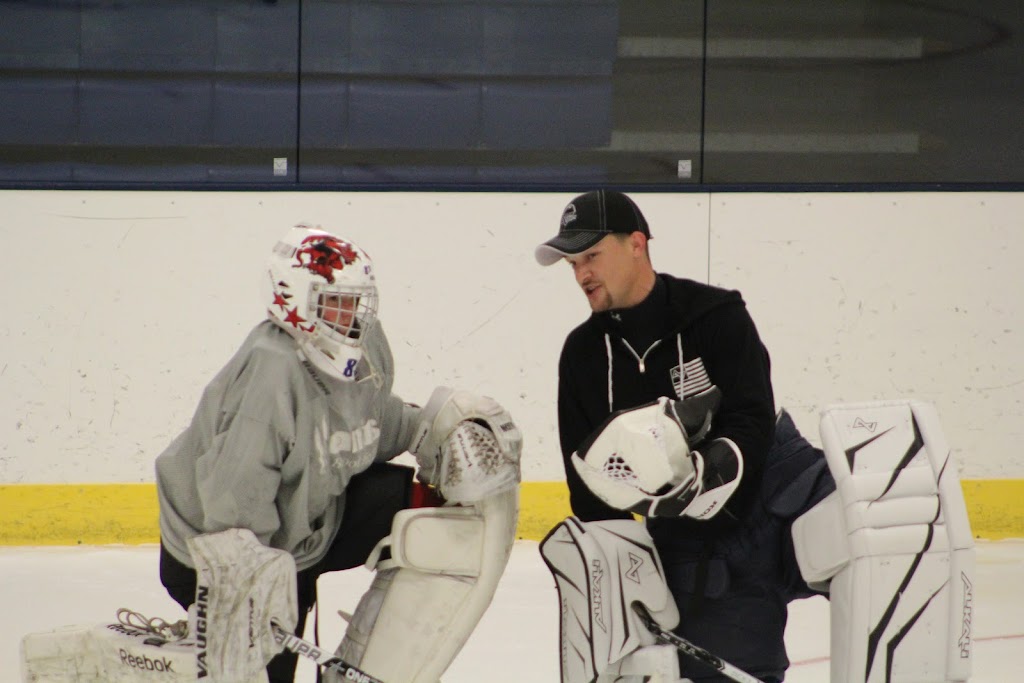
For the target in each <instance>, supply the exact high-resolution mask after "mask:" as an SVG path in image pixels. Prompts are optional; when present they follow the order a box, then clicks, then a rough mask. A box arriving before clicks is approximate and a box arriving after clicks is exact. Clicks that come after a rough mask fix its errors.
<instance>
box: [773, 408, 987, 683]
mask: <svg viewBox="0 0 1024 683" xmlns="http://www.w3.org/2000/svg"><path fill="white" fill-rule="evenodd" d="M821 437H822V445H823V447H824V451H825V457H826V459H827V461H828V466H829V469H830V470H831V471H832V475H833V476H834V478H835V480H836V486H837V488H836V491H835V492H834V493H832V494H831V495H830V496H828V497H827V498H825V499H824V500H822V501H821V502H820V503H818V505H816V506H815V507H814V508H812V509H811V510H810V511H808V512H807V513H805V514H804V515H803V516H801V517H800V518H799V519H798V520H797V521H796V522H795V523H794V525H793V541H794V545H795V549H796V556H797V560H798V562H799V564H800V570H801V573H802V574H803V577H804V579H806V580H807V582H808V583H809V584H811V585H812V586H818V587H821V588H827V589H828V590H829V591H830V596H829V601H830V607H831V659H832V662H831V681H832V683H875V682H876V681H878V682H881V681H886V682H888V681H915V683H947V682H952V681H966V680H967V679H968V678H969V677H970V674H971V652H972V644H971V628H972V624H971V620H972V616H973V615H972V608H971V603H972V591H973V584H974V578H973V577H974V541H973V536H972V534H971V529H970V525H969V521H968V518H967V512H966V508H965V506H964V500H963V493H962V490H961V488H960V482H959V479H958V477H957V472H956V463H955V462H954V461H953V458H952V454H951V452H950V449H949V446H948V445H947V443H946V439H945V437H944V435H943V433H942V428H941V425H940V423H939V418H938V414H937V413H936V411H935V409H934V407H933V406H931V405H929V404H927V403H922V402H918V401H882V402H873V403H861V404H850V405H840V406H833V407H830V408H828V409H826V410H825V411H824V412H823V415H822V418H821Z"/></svg>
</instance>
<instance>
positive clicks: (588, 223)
mask: <svg viewBox="0 0 1024 683" xmlns="http://www.w3.org/2000/svg"><path fill="white" fill-rule="evenodd" d="M634 232H642V233H643V234H644V235H645V236H646V237H647V238H648V239H650V238H651V231H650V229H649V228H648V227H647V220H646V219H645V218H644V215H643V214H642V213H640V209H639V208H637V205H636V204H634V203H633V200H632V199H630V198H629V197H627V196H626V195H624V194H622V193H621V192H616V191H615V190H594V191H592V192H587V193H585V194H581V195H580V196H578V197H576V198H575V199H573V200H572V201H571V202H569V204H568V206H566V207H565V210H564V211H562V222H561V225H560V226H559V229H558V234H557V235H555V236H554V237H553V238H551V239H549V240H548V241H547V242H545V243H544V244H542V245H540V246H538V247H537V248H536V249H535V250H534V252H533V255H534V256H535V257H536V259H537V263H539V264H541V265H542V266H550V265H551V264H552V263H557V262H558V261H560V260H561V259H562V258H563V257H565V256H569V255H572V254H579V253H581V252H584V251H586V250H587V249H590V248H591V247H592V246H594V245H595V244H597V243H598V242H600V241H601V240H602V239H604V238H605V237H606V236H608V235H611V234H614V233H619V234H623V235H629V234H631V233H634Z"/></svg>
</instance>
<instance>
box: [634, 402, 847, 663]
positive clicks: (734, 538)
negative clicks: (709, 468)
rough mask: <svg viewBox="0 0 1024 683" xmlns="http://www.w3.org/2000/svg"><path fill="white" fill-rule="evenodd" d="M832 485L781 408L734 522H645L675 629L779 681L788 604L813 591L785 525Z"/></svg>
mask: <svg viewBox="0 0 1024 683" xmlns="http://www.w3.org/2000/svg"><path fill="white" fill-rule="evenodd" d="M834 490H835V482H834V480H833V479H832V475H831V473H830V472H829V470H828V466H827V464H826V462H825V457H824V453H822V451H821V450H820V449H816V448H814V447H813V446H811V444H810V443H808V442H807V441H806V440H805V439H804V438H803V436H802V435H801V434H800V432H799V431H798V430H797V428H796V425H795V424H794V423H793V421H792V419H791V418H790V417H789V415H787V414H786V413H782V414H781V415H780V417H779V420H778V421H777V423H776V429H775V441H774V444H773V446H772V448H771V451H770V452H769V454H768V459H767V461H766V463H765V469H764V474H763V479H762V483H761V490H760V493H759V495H758V498H757V500H756V501H755V503H754V505H753V506H752V508H751V510H750V511H749V512H748V513H747V515H746V516H745V518H744V519H743V520H741V521H740V523H739V524H738V525H736V526H735V527H733V528H731V529H730V530H729V531H724V532H719V533H715V534H712V533H694V525H693V524H692V523H690V522H681V521H680V520H672V519H656V520H649V521H648V528H649V529H650V531H651V536H652V537H653V538H654V543H655V546H656V547H657V548H658V553H659V555H660V556H661V561H662V565H663V566H664V568H665V575H666V581H667V583H668V587H669V590H670V591H671V592H672V596H673V598H674V599H675V601H676V605H677V606H678V607H679V614H680V622H679V626H678V627H677V628H676V633H678V634H679V635H680V636H682V637H683V638H686V639H687V640H689V641H691V642H693V643H694V644H695V645H698V646H700V647H703V648H704V649H706V650H708V651H709V652H711V653H712V654H714V655H717V656H718V657H721V658H722V659H724V660H725V661H727V662H729V663H730V664H732V665H733V666H736V667H738V668H740V669H743V670H744V671H746V672H748V673H749V674H751V675H753V676H755V677H756V678H760V679H761V680H763V681H765V682H766V683H778V682H779V681H782V680H783V678H784V677H785V674H786V669H787V668H789V659H788V657H787V656H786V646H785V643H784V641H783V636H784V634H785V629H786V619H787V614H788V604H789V603H790V602H791V601H793V600H797V599H800V598H807V597H811V596H813V595H817V594H818V593H816V592H814V591H812V590H811V589H810V588H809V587H808V586H807V584H806V583H805V582H804V580H803V578H802V577H801V575H800V569H799V567H798V565H797V562H796V555H795V553H794V550H793V541H792V535H791V529H792V524H793V521H794V520H795V519H796V518H797V517H799V516H800V515H802V514H803V513H804V512H806V511H807V510H809V509H810V508H811V507H813V506H814V505H816V504H817V503H818V502H819V501H821V499H823V498H824V497H825V496H827V495H828V494H829V493H831V492H832V491H834ZM698 528H699V527H698ZM679 664H680V671H681V672H682V675H683V676H684V677H687V678H691V679H693V680H694V681H696V682H699V683H727V681H728V680H729V679H727V678H725V677H723V676H722V675H721V674H720V673H719V672H717V671H715V670H713V669H711V668H710V667H708V666H706V665H704V664H701V663H699V662H697V661H695V660H693V659H692V658H690V657H688V656H685V655H681V656H680V660H679Z"/></svg>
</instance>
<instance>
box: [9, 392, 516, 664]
mask: <svg viewBox="0 0 1024 683" xmlns="http://www.w3.org/2000/svg"><path fill="white" fill-rule="evenodd" d="M480 401H481V398H480V397H476V396H474V395H472V394H469V393H467V392H461V391H455V390H451V389H447V388H440V389H438V390H437V391H436V392H435V393H434V395H433V396H432V397H431V402H430V403H428V405H427V406H426V407H425V408H424V410H423V412H422V416H423V418H422V420H421V422H420V426H419V429H418V431H417V433H416V435H415V436H416V438H415V446H414V449H415V453H416V455H417V459H418V462H419V465H420V471H419V477H420V478H421V479H422V480H424V481H426V482H430V483H431V484H432V485H434V486H432V487H431V489H430V491H431V492H432V494H431V495H427V496H425V495H424V494H423V492H422V487H421V485H419V484H415V485H414V484H413V482H412V476H411V473H412V471H411V469H410V468H404V467H399V466H395V465H387V466H386V467H385V469H384V470H383V472H381V471H379V470H373V471H371V473H370V480H369V481H368V482H364V483H365V484H368V487H367V488H365V489H363V488H360V486H359V485H357V486H356V487H354V488H353V489H352V491H350V495H352V494H354V495H355V496H356V497H358V496H359V495H360V493H359V492H360V491H363V492H364V493H365V494H366V495H370V496H372V495H374V490H375V489H376V487H378V486H380V485H381V484H382V482H383V481H384V480H389V481H392V482H393V481H394V480H395V478H396V477H398V478H399V479H400V480H403V481H405V482H406V484H407V486H408V490H409V491H410V496H409V497H410V500H409V504H410V505H416V504H417V500H418V501H419V506H418V507H417V506H411V507H407V508H404V509H402V510H399V511H398V512H397V513H396V514H394V517H393V519H392V522H391V527H390V533H389V534H388V535H387V536H385V537H384V538H383V539H381V540H380V541H379V542H378V543H377V544H376V547H374V548H373V550H372V552H371V553H370V555H369V557H368V558H367V560H366V562H365V565H366V566H367V567H368V568H369V569H371V570H373V571H374V572H375V574H374V579H373V581H372V583H371V585H370V587H369V589H368V590H367V592H366V594H365V595H364V596H363V598H362V600H361V601H360V602H359V604H358V606H357V607H356V608H355V610H354V613H353V614H352V615H351V616H350V623H349V625H348V628H347V630H346V633H345V636H344V638H343V640H342V642H341V643H340V645H339V646H338V648H337V651H336V652H335V653H334V654H329V653H327V652H324V651H322V650H321V649H319V648H318V647H316V646H315V645H313V644H312V643H310V642H308V641H306V640H305V639H303V638H301V637H299V636H297V635H295V634H294V633H293V631H294V628H295V624H296V621H297V613H296V612H297V600H296V569H295V562H294V560H293V558H292V557H291V555H289V554H288V553H286V552H283V551H280V550H275V549H272V548H268V547H266V546H264V545H262V544H260V543H259V541H258V540H257V538H256V537H255V535H254V534H253V533H252V532H251V531H249V530H247V529H229V530H226V531H223V532H218V533H213V534H205V535H201V536H198V537H196V538H194V539H192V540H191V541H190V542H189V549H190V552H191V555H192V558H193V561H194V564H195V567H196V573H197V585H196V592H195V600H194V602H193V603H192V605H191V606H190V607H189V609H188V615H187V619H184V620H181V621H178V622H175V623H168V622H165V621H163V620H161V619H148V618H146V617H145V616H144V615H140V614H137V613H135V612H132V611H131V610H128V609H121V610H119V611H118V621H117V623H111V624H102V625H98V626H94V627H70V628H64V629H59V630H55V631H52V632H49V633H37V634H30V635H28V636H26V637H25V638H24V639H23V641H22V646H21V649H22V680H23V681H24V682H25V683H30V682H31V683H122V682H123V683H129V682H131V683H136V682H139V681H165V682H173V681H179V682H181V681H196V680H209V681H211V682H212V683H266V681H268V678H267V672H266V669H265V667H266V665H267V663H268V662H269V661H270V660H271V659H272V658H273V657H274V656H275V655H277V654H278V653H280V652H282V651H286V650H287V651H291V652H293V653H296V654H298V655H299V656H304V657H307V658H310V659H312V660H314V661H316V662H317V664H318V665H320V666H321V667H322V672H323V680H324V681H328V682H331V681H338V682H340V681H359V682H361V683H377V682H387V683H437V681H439V680H440V678H441V675H442V674H443V673H444V671H445V670H446V669H447V668H448V666H449V665H450V664H451V662H452V661H453V660H454V659H455V656H456V655H457V654H458V653H459V651H460V649H461V648H462V646H463V645H464V643H465V642H466V640H467V639H468V637H469V635H470V633H471V632H472V631H473V629H474V628H475V626H476V624H477V622H478V621H479V620H480V618H481V616H482V615H483V613H484V611H485V610H486V609H487V607H488V605H489V604H490V602H491V599H492V597H493V595H494V592H495V589H496V588H497V584H498V580H499V578H500V577H501V574H502V572H503V571H504V568H505V565H506V563H507V561H508V557H509V554H510V551H511V548H512V544H513V541H514V539H515V528H516V522H517V515H518V500H519V489H518V484H519V480H520V470H519V448H520V444H521V437H520V436H519V434H518V430H517V429H515V428H514V426H513V425H512V423H511V421H509V420H507V419H497V420H496V419H494V418H496V417H497V418H500V417H501V411H498V412H497V413H495V412H494V411H491V412H490V413H487V411H486V410H484V411H481V405H483V406H484V407H485V408H487V407H493V404H492V403H490V402H485V403H484V404H481V403H480ZM493 430H501V436H500V437H496V436H495V433H494V431H493ZM382 477H383V478H384V479H382ZM354 481H355V480H354ZM414 490H416V491H419V492H418V493H416V494H415V495H413V494H412V493H411V492H412V491H414ZM413 499H417V500H413ZM423 501H427V502H428V503H433V504H428V505H423V504H422V503H423Z"/></svg>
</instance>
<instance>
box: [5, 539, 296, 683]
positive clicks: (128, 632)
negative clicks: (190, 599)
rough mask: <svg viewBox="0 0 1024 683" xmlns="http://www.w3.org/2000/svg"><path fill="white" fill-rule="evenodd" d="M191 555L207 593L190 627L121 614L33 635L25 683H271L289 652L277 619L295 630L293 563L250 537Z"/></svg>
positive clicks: (218, 542) (205, 545)
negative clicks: (275, 663) (275, 626)
mask: <svg viewBox="0 0 1024 683" xmlns="http://www.w3.org/2000/svg"><path fill="white" fill-rule="evenodd" d="M189 545H190V549H191V550H192V556H193V560H194V561H195V563H196V566H197V575H198V585H197V589H196V604H195V605H193V606H192V608H191V609H190V610H189V613H188V621H187V624H186V622H185V621H184V620H182V621H181V622H177V623H175V624H168V623H166V622H164V621H163V620H160V619H152V620H146V619H144V618H142V617H141V616H140V615H138V614H136V613H134V612H131V611H130V610H120V613H119V615H118V616H119V622H118V623H113V624H101V625H98V626H73V627H66V628H62V629H57V630H54V631H50V632H46V633H33V634H29V635H27V636H25V637H24V638H23V639H22V642H21V660H22V681H24V683H141V682H143V681H161V682H162V683H186V682H194V681H196V680H208V681H216V682H218V683H219V682H222V681H223V682H226V681H230V682H232V683H265V682H266V680H267V675H266V670H265V668H264V667H265V666H266V663H267V662H269V661H270V659H271V657H273V656H274V654H276V653H277V652H279V651H280V650H281V646H280V645H278V644H277V643H276V642H275V639H274V634H273V632H272V629H271V626H270V621H271V619H273V620H275V621H277V622H278V623H279V624H280V625H281V626H283V627H285V628H288V629H290V628H294V625H295V617H296V614H297V612H298V607H297V602H296V595H295V594H296V585H295V563H294V561H293V560H292V558H291V556H290V555H289V554H288V553H285V552H283V551H280V550H273V549H271V548H266V547H264V546H262V545H260V544H259V542H258V541H257V540H256V537H255V536H254V535H253V534H252V532H251V531H248V530H244V529H229V530H227V531H222V532H220V533H217V534H207V535H204V536H199V537H197V538H196V539H193V541H190V543H189ZM122 613H126V614H127V615H128V618H121V617H122Z"/></svg>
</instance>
